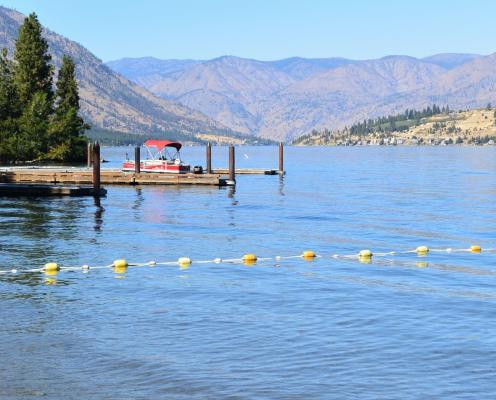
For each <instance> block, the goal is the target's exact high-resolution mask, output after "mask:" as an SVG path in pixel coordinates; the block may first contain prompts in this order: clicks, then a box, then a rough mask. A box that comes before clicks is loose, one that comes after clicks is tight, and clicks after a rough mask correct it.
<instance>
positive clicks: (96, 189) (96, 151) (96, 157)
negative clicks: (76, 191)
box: [93, 142, 100, 196]
mask: <svg viewBox="0 0 496 400" xmlns="http://www.w3.org/2000/svg"><path fill="white" fill-rule="evenodd" d="M93 194H94V195H95V196H100V143H98V142H95V145H94V146H93Z"/></svg>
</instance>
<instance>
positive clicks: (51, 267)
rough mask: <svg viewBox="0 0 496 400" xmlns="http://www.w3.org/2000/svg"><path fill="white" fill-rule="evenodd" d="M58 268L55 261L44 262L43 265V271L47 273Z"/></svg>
mask: <svg viewBox="0 0 496 400" xmlns="http://www.w3.org/2000/svg"><path fill="white" fill-rule="evenodd" d="M59 269H60V268H59V266H58V265H57V263H46V264H45V267H44V268H43V271H45V273H49V272H57V271H58V270H59Z"/></svg>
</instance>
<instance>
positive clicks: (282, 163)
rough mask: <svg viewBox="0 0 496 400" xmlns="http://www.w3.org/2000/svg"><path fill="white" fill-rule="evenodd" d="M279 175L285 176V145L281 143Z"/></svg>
mask: <svg viewBox="0 0 496 400" xmlns="http://www.w3.org/2000/svg"><path fill="white" fill-rule="evenodd" d="M279 175H284V145H283V143H282V142H280V143H279Z"/></svg>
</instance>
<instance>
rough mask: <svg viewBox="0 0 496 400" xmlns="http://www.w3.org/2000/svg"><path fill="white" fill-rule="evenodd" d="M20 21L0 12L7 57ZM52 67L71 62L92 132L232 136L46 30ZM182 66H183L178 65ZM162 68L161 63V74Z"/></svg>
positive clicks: (0, 41)
mask: <svg viewBox="0 0 496 400" xmlns="http://www.w3.org/2000/svg"><path fill="white" fill-rule="evenodd" d="M23 20H24V15H22V14H20V13H18V12H16V11H13V10H11V9H8V8H4V7H0V48H2V47H6V48H8V49H9V54H10V55H11V56H12V55H13V50H14V43H15V39H16V37H17V32H18V29H19V27H20V25H21V24H22V22H23ZM44 36H45V37H46V39H47V40H48V43H49V51H50V53H51V54H52V56H53V62H54V64H55V66H56V67H57V66H59V65H60V61H61V57H62V55H63V54H68V55H70V56H71V57H72V58H73V59H74V60H75V62H76V67H77V78H78V82H79V86H80V96H81V110H82V114H83V115H84V117H85V118H86V119H87V120H88V121H89V122H90V123H91V124H92V125H94V126H97V127H101V128H106V129H110V130H118V131H122V132H135V133H145V132H147V133H148V132H154V131H161V132H168V131H171V132H181V133H183V134H187V135H192V134H196V133H214V132H219V133H227V134H229V133H232V132H231V131H230V130H228V129H226V127H225V126H223V125H221V124H220V123H219V122H216V121H213V120H212V119H210V118H208V117H207V116H205V115H204V114H202V113H201V112H198V111H193V110H191V109H189V108H187V107H185V106H184V105H181V104H178V103H176V102H173V101H170V100H165V99H160V98H157V97H156V96H155V95H153V94H151V93H150V92H149V91H147V90H145V89H144V88H143V87H140V86H138V85H136V84H134V83H131V82H130V81H129V80H128V79H126V78H124V77H123V76H121V75H119V74H117V73H116V72H114V71H113V70H111V69H110V68H109V67H107V66H106V65H104V64H103V63H102V62H101V61H100V60H99V59H98V58H96V57H95V56H94V55H93V54H92V53H90V52H89V51H88V50H86V49H85V48H84V47H83V46H81V45H79V44H78V43H76V42H73V41H71V40H69V39H66V38H65V37H63V36H60V35H58V34H56V33H54V32H51V31H49V30H45V31H44ZM184 63H186V62H183V64H184ZM163 68H165V67H164V63H161V69H163Z"/></svg>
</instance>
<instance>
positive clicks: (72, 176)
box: [0, 168, 227, 186]
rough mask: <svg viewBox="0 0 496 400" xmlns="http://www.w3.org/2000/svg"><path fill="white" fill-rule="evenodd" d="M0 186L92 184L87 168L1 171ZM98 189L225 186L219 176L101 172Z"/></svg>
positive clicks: (224, 181)
mask: <svg viewBox="0 0 496 400" xmlns="http://www.w3.org/2000/svg"><path fill="white" fill-rule="evenodd" d="M0 183H25V184H27V183H44V184H52V185H55V184H64V185H68V184H72V185H85V184H87V185H91V184H93V171H92V170H91V169H90V168H65V169H64V168H5V169H2V170H0ZM100 183H101V184H102V185H210V186H226V185H227V181H226V179H224V178H222V177H221V176H220V175H219V174H160V173H139V174H137V173H134V172H122V171H120V170H112V169H102V170H101V171H100Z"/></svg>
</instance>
